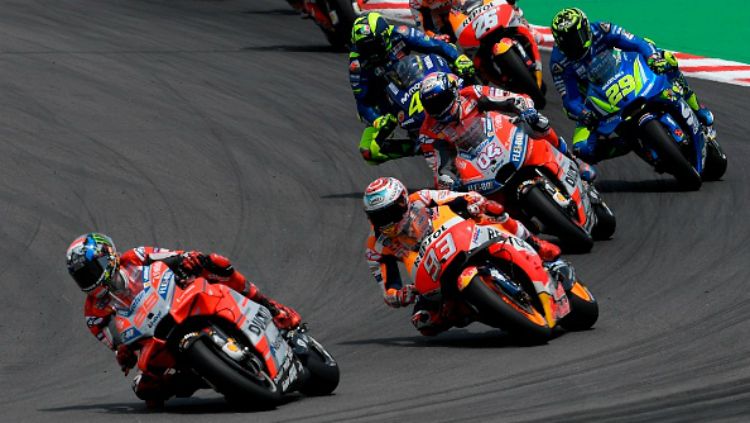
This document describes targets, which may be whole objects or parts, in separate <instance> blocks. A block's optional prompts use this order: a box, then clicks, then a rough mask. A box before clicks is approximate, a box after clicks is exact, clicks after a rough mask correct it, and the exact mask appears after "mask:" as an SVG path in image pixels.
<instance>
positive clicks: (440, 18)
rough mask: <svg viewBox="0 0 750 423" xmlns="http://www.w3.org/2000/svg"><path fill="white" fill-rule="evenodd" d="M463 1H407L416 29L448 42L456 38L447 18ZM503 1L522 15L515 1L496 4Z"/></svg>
mask: <svg viewBox="0 0 750 423" xmlns="http://www.w3.org/2000/svg"><path fill="white" fill-rule="evenodd" d="M465 1H466V0H409V8H410V9H411V13H412V15H413V16H414V21H415V22H416V23H417V28H421V29H422V30H423V31H424V32H425V34H427V35H428V36H430V37H433V38H437V39H440V40H443V41H450V40H451V39H454V38H456V37H455V35H454V34H453V28H452V27H451V24H450V22H449V21H448V16H449V15H450V12H451V8H453V7H456V6H460V5H461V4H462V3H464V2H465ZM503 1H504V2H505V3H508V4H509V5H511V6H513V7H514V8H515V9H516V10H517V11H518V12H519V13H521V14H523V12H522V11H521V9H519V8H518V6H517V5H516V1H517V0H496V2H497V3H502V2H503Z"/></svg>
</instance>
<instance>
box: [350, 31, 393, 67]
mask: <svg viewBox="0 0 750 423" xmlns="http://www.w3.org/2000/svg"><path fill="white" fill-rule="evenodd" d="M356 46H357V51H358V52H359V54H360V55H362V57H364V58H365V60H367V61H370V62H375V63H379V62H382V61H384V60H385V57H386V50H387V49H386V45H385V40H384V39H383V38H381V37H368V38H365V39H362V40H360V41H359V42H357V44H356Z"/></svg>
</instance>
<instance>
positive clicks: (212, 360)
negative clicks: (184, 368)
mask: <svg viewBox="0 0 750 423" xmlns="http://www.w3.org/2000/svg"><path fill="white" fill-rule="evenodd" d="M182 357H183V358H184V359H185V360H186V361H187V362H188V365H189V366H190V367H191V368H192V369H193V370H194V371H195V372H196V373H197V374H198V375H200V377H202V378H203V379H204V380H205V381H206V382H208V383H209V385H211V386H212V387H213V388H214V389H216V391H217V392H219V393H221V394H222V395H224V396H225V397H226V399H227V401H229V402H232V403H235V404H238V405H242V406H245V407H250V408H253V409H258V410H267V409H273V408H275V407H276V405H278V404H279V402H280V401H281V397H282V393H281V389H279V387H278V386H277V385H276V383H274V382H273V380H272V379H271V377H270V376H269V375H268V373H267V372H266V370H265V369H264V368H262V364H261V363H262V361H260V360H259V359H258V360H255V363H256V366H254V367H257V368H251V366H245V365H242V364H240V363H239V362H237V361H235V360H233V359H232V358H231V357H229V356H228V355H227V354H226V353H224V352H223V351H222V350H221V349H220V348H219V347H218V346H216V345H215V344H214V343H213V342H212V341H211V340H209V339H208V338H207V337H205V336H199V337H198V338H197V339H195V340H193V341H192V342H190V343H189V344H188V345H187V346H186V347H185V348H184V349H183V350H182Z"/></svg>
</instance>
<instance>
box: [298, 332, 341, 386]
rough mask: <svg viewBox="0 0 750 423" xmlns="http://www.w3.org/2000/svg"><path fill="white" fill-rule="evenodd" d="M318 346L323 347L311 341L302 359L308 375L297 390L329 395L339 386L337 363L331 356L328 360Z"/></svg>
mask: <svg viewBox="0 0 750 423" xmlns="http://www.w3.org/2000/svg"><path fill="white" fill-rule="evenodd" d="M316 344H317V345H316ZM318 348H323V346H322V345H320V344H318V343H317V341H313V343H311V345H310V353H309V354H308V356H307V357H306V359H305V360H304V361H303V364H304V366H305V368H306V369H307V371H308V372H309V375H308V379H307V380H306V381H305V384H304V385H302V387H300V389H299V390H300V392H302V393H303V394H305V395H308V396H322V395H330V394H331V393H333V391H334V390H336V387H338V386H339V377H340V374H339V366H338V364H337V363H336V361H335V360H333V358H331V359H330V360H328V359H327V358H326V356H325V354H324V353H323V352H322V351H319V350H318ZM329 355H330V353H329Z"/></svg>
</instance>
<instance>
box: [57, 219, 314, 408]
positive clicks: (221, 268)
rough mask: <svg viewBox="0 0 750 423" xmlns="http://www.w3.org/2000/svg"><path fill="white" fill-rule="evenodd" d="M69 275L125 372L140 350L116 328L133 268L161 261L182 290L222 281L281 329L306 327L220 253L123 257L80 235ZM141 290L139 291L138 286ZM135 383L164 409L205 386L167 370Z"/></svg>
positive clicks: (151, 252) (94, 329) (92, 326)
mask: <svg viewBox="0 0 750 423" xmlns="http://www.w3.org/2000/svg"><path fill="white" fill-rule="evenodd" d="M66 258H67V265H68V272H69V273H70V275H71V277H73V279H74V280H75V281H76V283H77V284H78V287H79V288H81V290H82V291H83V292H85V293H86V294H87V295H86V302H85V305H84V316H85V318H86V324H87V326H88V327H89V330H90V331H91V333H92V334H93V335H94V336H95V337H96V339H98V340H99V341H101V342H102V343H103V344H104V345H106V346H107V347H108V348H110V349H112V350H115V351H116V355H115V358H116V359H117V363H118V364H119V365H120V367H121V369H122V370H123V372H125V374H127V373H128V371H129V370H130V369H131V368H133V367H134V366H135V365H136V363H137V361H138V356H137V355H136V352H137V350H138V346H128V345H125V344H121V343H119V336H118V335H117V331H116V330H115V329H114V327H113V326H114V319H113V316H114V314H115V312H116V307H118V306H119V307H123V306H125V307H127V306H129V301H130V300H132V294H131V291H132V290H131V288H130V287H131V284H133V283H136V282H133V281H132V279H130V278H129V277H128V271H127V269H128V267H130V266H146V265H149V264H150V263H153V262H156V261H161V262H164V263H165V264H167V266H169V267H170V269H172V271H173V272H174V274H175V279H176V280H177V281H178V283H180V284H181V285H182V286H185V285H188V284H190V283H192V281H193V280H194V279H195V277H203V278H205V279H206V280H208V281H209V282H211V283H221V284H224V285H226V286H228V287H229V288H232V289H234V290H235V291H238V292H241V293H242V294H243V295H245V296H246V297H247V298H250V299H251V300H253V301H255V302H258V303H261V304H263V305H264V306H266V307H267V308H269V309H270V310H271V312H272V314H273V315H274V321H275V322H276V324H277V325H278V326H279V327H281V328H293V327H296V326H298V325H299V324H300V321H301V319H300V316H299V314H298V313H297V312H296V311H295V310H293V309H292V308H290V307H287V306H284V305H282V304H280V303H278V302H276V301H274V300H272V299H270V298H268V297H265V296H264V295H263V294H261V293H260V291H259V290H258V287H257V286H255V284H253V283H252V282H250V281H248V280H247V279H246V278H245V276H243V275H242V273H240V272H239V271H237V270H235V269H234V267H232V264H231V263H230V261H229V260H228V259H227V258H226V257H223V256H220V255H218V254H208V255H207V254H203V253H201V252H199V251H187V252H186V251H181V250H166V249H163V248H156V247H138V248H134V249H131V250H128V251H126V252H124V253H122V254H118V253H117V250H116V249H115V244H114V242H112V239H111V238H109V237H108V236H106V235H104V234H100V233H89V234H85V235H82V236H80V237H78V238H77V239H76V240H75V241H73V243H72V244H70V247H68V251H67V254H66ZM134 288H135V287H134ZM150 370H153V371H144V372H143V373H141V374H139V375H137V376H136V377H135V379H134V380H133V391H134V392H135V394H136V396H138V398H140V399H143V400H145V401H147V403H149V404H150V405H158V404H160V403H161V402H163V401H164V400H166V399H168V398H169V397H171V396H172V395H179V396H189V395H190V394H192V392H194V391H195V389H197V388H199V387H200V386H199V384H200V382H198V384H196V381H195V380H194V378H191V377H190V376H189V375H187V376H186V375H180V374H173V375H165V374H164V370H165V369H150Z"/></svg>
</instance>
